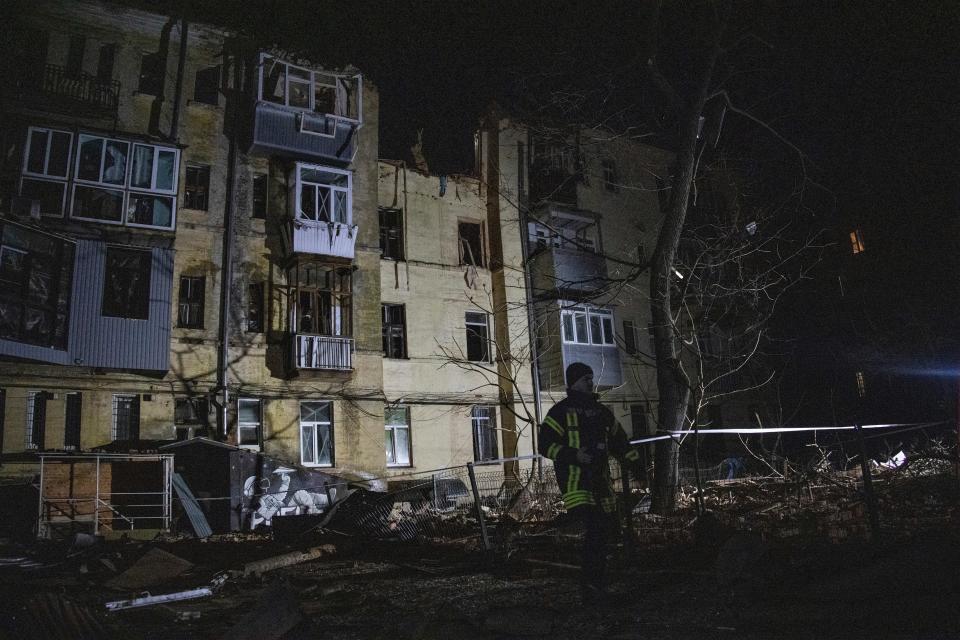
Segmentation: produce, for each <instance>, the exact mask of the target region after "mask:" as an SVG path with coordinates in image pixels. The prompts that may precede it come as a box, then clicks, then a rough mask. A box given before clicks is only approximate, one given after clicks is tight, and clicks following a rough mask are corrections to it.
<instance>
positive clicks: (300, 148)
mask: <svg viewBox="0 0 960 640" xmlns="http://www.w3.org/2000/svg"><path fill="white" fill-rule="evenodd" d="M356 128H357V123H355V122H351V121H349V120H345V119H343V118H339V117H337V116H332V115H327V114H321V113H310V112H308V111H300V110H297V109H292V108H290V107H286V106H284V105H279V104H273V103H270V102H257V105H256V108H255V114H254V120H253V139H252V141H251V144H250V152H251V153H260V154H264V155H269V154H273V153H277V154H281V155H288V156H294V157H299V158H305V159H311V160H336V161H339V162H350V160H351V158H353V151H354V147H355V146H356V135H354V133H355V130H356Z"/></svg>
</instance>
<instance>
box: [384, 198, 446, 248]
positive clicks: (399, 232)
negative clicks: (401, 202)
mask: <svg viewBox="0 0 960 640" xmlns="http://www.w3.org/2000/svg"><path fill="white" fill-rule="evenodd" d="M377 215H378V218H379V222H380V257H381V258H383V259H384V260H397V261H399V262H402V261H404V260H406V251H405V250H404V244H403V243H404V233H403V219H404V217H403V209H397V208H392V207H378V208H377ZM389 216H395V217H396V220H395V221H390V220H388V219H387V218H388V217H389ZM387 222H394V224H387ZM457 230H458V233H459V227H458V229H457ZM391 234H392V235H393V237H391ZM391 247H393V248H394V250H392V251H391V250H390V249H391Z"/></svg>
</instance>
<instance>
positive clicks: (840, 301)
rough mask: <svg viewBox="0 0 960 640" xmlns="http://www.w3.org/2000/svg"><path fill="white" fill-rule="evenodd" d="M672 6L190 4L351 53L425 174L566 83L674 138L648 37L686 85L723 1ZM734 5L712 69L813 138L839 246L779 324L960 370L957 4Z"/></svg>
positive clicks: (739, 97)
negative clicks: (497, 118) (853, 246)
mask: <svg viewBox="0 0 960 640" xmlns="http://www.w3.org/2000/svg"><path fill="white" fill-rule="evenodd" d="M169 5H170V6H183V2H182V0H181V1H177V2H175V1H174V0H170V3H169ZM664 5H665V7H666V8H665V10H664V13H663V15H662V18H663V19H662V21H661V22H660V27H659V28H658V29H656V30H654V31H651V30H650V29H649V28H648V27H649V24H650V21H649V19H648V17H649V16H648V14H649V8H650V6H651V4H650V3H646V2H643V3H595V2H594V3H586V2H549V3H547V2H524V3H508V2H485V3H456V2H415V3H409V2H388V3H382V2H372V1H359V2H349V3H328V2H312V1H311V2H306V1H295V0H284V1H282V2H260V3H256V4H253V3H246V2H244V3H242V4H240V5H235V6H233V7H231V5H225V4H223V3H220V4H216V5H213V4H212V3H202V2H199V1H196V2H192V3H188V5H187V6H188V8H189V10H190V12H191V13H192V14H193V15H194V16H195V17H197V18H199V19H203V20H206V21H209V22H219V23H226V24H228V25H229V26H232V27H235V28H238V29H240V30H242V31H244V32H246V33H248V34H250V35H252V36H254V37H255V38H257V39H258V40H260V41H261V42H264V43H267V42H271V41H273V42H283V43H284V44H285V46H286V47H287V48H288V49H292V50H297V51H302V52H303V53H304V54H306V55H309V56H311V57H314V58H315V59H317V60H319V61H323V63H324V64H328V65H343V64H345V63H348V62H349V63H352V64H354V65H356V66H357V67H359V68H360V69H361V70H362V71H363V72H364V73H365V74H366V77H367V78H369V79H370V80H371V81H373V82H374V83H375V84H376V85H377V86H378V88H379V90H380V124H381V126H380V155H381V157H385V158H393V159H409V158H410V155H409V148H410V146H411V145H412V144H413V142H414V141H415V139H416V132H417V130H418V129H423V136H424V153H425V155H426V158H427V160H428V162H429V165H430V169H431V172H432V173H435V174H442V173H457V172H469V171H471V170H472V132H473V130H474V129H475V128H476V125H477V121H478V119H479V117H480V116H481V114H482V113H483V112H484V110H485V109H486V107H487V106H488V105H489V104H490V103H491V102H493V101H496V102H497V103H499V104H502V105H507V106H508V107H509V108H510V109H511V110H516V111H517V112H519V113H521V114H522V115H523V114H525V113H527V112H529V111H531V110H533V111H535V110H536V109H537V107H538V104H542V102H541V101H542V100H543V96H544V95H546V94H547V92H549V91H550V90H556V89H561V90H566V91H572V92H574V93H576V94H578V95H585V96H589V97H590V98H591V100H587V101H586V106H587V108H588V111H590V115H591V116H596V115H597V114H598V113H599V114H600V116H601V117H609V116H610V115H611V114H614V113H615V114H617V118H615V119H611V120H608V122H611V123H613V124H614V125H615V126H632V127H638V128H639V130H643V129H645V128H646V129H650V130H651V131H655V132H657V133H658V135H659V139H662V140H665V141H669V140H670V139H671V137H672V135H673V132H674V131H673V130H672V128H671V127H672V126H673V121H672V120H671V119H670V117H664V116H663V109H662V105H661V104H659V99H658V98H657V95H656V93H655V92H652V91H651V90H650V88H649V83H648V81H647V78H646V76H645V73H644V61H645V59H646V55H647V52H648V48H647V46H648V44H649V43H650V42H651V34H652V33H654V34H655V35H656V37H657V38H658V42H659V50H660V58H659V59H660V62H661V65H662V67H663V68H664V70H665V71H666V73H667V75H668V77H669V78H670V79H671V80H672V81H673V82H674V83H675V84H676V86H677V87H679V88H680V90H681V91H682V90H684V88H686V87H688V86H689V84H690V82H691V79H692V78H694V77H695V74H696V72H697V70H698V69H699V67H700V62H701V58H700V52H702V51H703V49H704V46H703V45H704V42H705V41H706V40H707V39H708V38H709V37H710V35H711V34H712V33H713V22H712V20H711V18H710V16H711V13H710V8H711V7H712V6H713V5H711V4H709V3H704V2H700V3H682V2H667V3H664ZM151 6H152V7H156V6H157V4H155V3H152V5H151ZM732 7H733V11H732V14H731V18H730V25H729V28H728V32H727V34H728V35H727V38H725V40H724V42H725V45H726V46H728V47H729V51H728V52H727V55H726V56H725V57H724V58H723V61H722V63H721V65H720V66H719V68H718V73H717V77H718V79H720V80H721V81H722V87H723V88H725V89H727V90H728V91H729V92H730V94H731V96H732V97H733V100H734V101H735V102H736V104H737V105H738V106H739V107H741V108H744V109H747V110H749V111H750V112H751V113H753V114H755V115H756V116H757V117H759V118H761V119H762V120H763V121H764V122H766V123H768V124H769V125H770V126H771V127H773V128H775V129H776V130H777V131H778V132H779V133H781V134H782V135H783V136H784V137H785V138H786V139H788V140H789V141H790V142H791V143H792V144H794V145H795V146H796V147H797V148H798V149H799V150H801V151H802V152H803V154H804V156H805V159H806V167H807V170H808V172H809V178H810V180H811V185H810V187H809V188H808V189H807V191H806V194H807V195H806V201H805V202H804V203H803V207H799V208H798V210H802V211H803V215H805V216H806V222H807V223H808V224H809V225H811V226H812V227H820V228H822V229H824V230H825V231H826V233H827V235H828V237H829V239H830V240H831V241H833V242H836V243H837V244H836V247H835V250H833V251H832V252H829V253H828V254H827V257H826V259H825V260H824V262H823V264H822V266H821V268H820V269H819V270H818V271H817V273H816V277H815V278H813V279H812V280H811V281H809V282H808V283H806V284H805V286H804V287H802V288H800V289H798V290H797V292H796V294H795V295H794V296H793V297H791V299H790V300H789V301H788V302H787V304H786V305H785V306H786V308H787V311H788V314H787V316H786V317H787V319H786V320H785V321H784V320H782V319H781V322H780V323H778V325H777V327H776V329H777V332H778V335H779V336H780V337H781V338H782V339H784V340H785V341H787V342H790V341H793V342H795V343H796V344H797V345H799V347H797V348H798V349H799V352H800V353H803V354H804V356H803V357H805V358H807V359H809V358H813V359H815V360H816V359H818V358H819V359H824V358H831V357H832V358H837V357H839V356H838V355H837V354H838V353H841V352H843V350H844V348H846V347H849V346H851V345H853V344H854V343H859V344H861V346H862V345H872V347H876V348H873V351H872V355H871V356H870V358H872V363H871V366H872V367H873V368H878V367H881V366H885V367H888V368H897V367H900V368H909V367H929V368H934V367H954V368H956V367H958V365H960V349H958V348H957V345H956V344H955V339H954V336H956V335H960V332H958V330H957V329H958V327H957V326H956V325H957V322H956V320H955V316H956V306H957V301H958V299H960V296H958V277H957V273H958V271H960V259H958V255H960V251H958V249H960V247H958V246H957V244H958V242H957V239H958V238H960V234H958V223H957V213H958V211H957V208H958V207H957V205H958V202H960V198H958V195H960V180H958V177H960V176H958V174H960V171H958V169H960V167H958V164H960V162H958V155H957V152H956V148H955V147H956V145H957V141H958V138H960V136H958V131H957V129H958V126H960V125H958V122H960V87H958V82H960V80H958V79H960V73H958V70H960V54H958V45H957V40H958V38H957V36H958V34H960V4H958V3H955V2H892V1H875V2H839V1H837V2H800V1H799V0H792V1H790V0H787V1H781V0H769V1H766V2H757V1H753V2H735V3H733V4H732ZM232 9H235V10H232ZM598 105H599V106H598ZM594 108H596V111H592V109H594ZM721 144H722V147H723V149H724V151H725V152H728V153H731V154H734V155H741V156H743V157H747V158H751V159H752V160H754V161H755V162H756V163H757V164H758V165H759V166H760V167H761V168H762V181H763V182H764V186H765V189H766V190H767V192H768V194H770V196H771V197H772V198H776V197H777V191H778V190H781V191H784V190H789V189H790V188H791V187H792V186H795V185H796V183H797V180H798V176H799V175H800V161H799V159H798V155H797V153H796V152H794V151H793V150H792V149H789V148H788V147H787V146H785V145H783V144H782V143H780V142H778V141H776V140H775V139H774V138H773V137H772V136H771V135H770V134H769V133H767V132H765V131H763V130H762V129H761V128H759V127H757V126H756V125H753V124H751V123H749V122H747V121H745V120H743V119H742V118H739V117H737V116H729V117H728V118H727V120H726V121H725V126H724V132H723V137H722V140H721ZM813 183H816V185H813ZM794 204H796V202H794ZM852 228H860V229H862V231H863V234H864V239H865V243H866V245H867V247H868V251H867V252H866V254H865V256H861V257H867V258H868V259H866V260H861V261H860V263H859V264H852V263H851V262H850V260H849V256H848V255H847V253H848V251H847V250H848V247H847V246H845V245H844V243H848V242H849V241H848V240H847V234H848V233H849V231H850V229H852ZM841 279H843V281H844V288H843V295H840V284H839V282H840V280H841ZM798 317H799V318H801V319H802V321H801V322H799V323H797V322H795V321H794V319H795V318H798ZM872 347H871V348H872ZM867 351H870V349H867ZM864 357H866V356H864ZM870 358H868V359H870ZM813 370H814V371H816V370H817V368H816V367H814V368H813Z"/></svg>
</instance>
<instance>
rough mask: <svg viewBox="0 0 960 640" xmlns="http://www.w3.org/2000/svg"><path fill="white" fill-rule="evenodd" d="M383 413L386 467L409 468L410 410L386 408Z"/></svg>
mask: <svg viewBox="0 0 960 640" xmlns="http://www.w3.org/2000/svg"><path fill="white" fill-rule="evenodd" d="M383 413H384V428H385V434H384V441H385V445H386V449H387V466H391V467H409V466H410V409H409V408H408V407H386V408H385V409H384V411H383Z"/></svg>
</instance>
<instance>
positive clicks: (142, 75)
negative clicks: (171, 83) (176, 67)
mask: <svg viewBox="0 0 960 640" xmlns="http://www.w3.org/2000/svg"><path fill="white" fill-rule="evenodd" d="M147 60H151V61H152V65H151V66H153V67H154V68H152V69H148V70H147V72H145V71H144V64H145V63H146V62H147ZM161 62H162V60H161V58H160V52H159V51H151V52H147V53H141V54H140V66H139V68H138V69H137V93H140V94H143V95H147V96H157V95H160V94H161V93H163V86H164V84H165V82H164V80H165V79H166V78H165V77H164V76H165V71H166V70H165V69H163V68H161ZM144 80H146V81H147V82H149V83H150V85H149V86H148V85H147V84H145V82H144Z"/></svg>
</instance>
